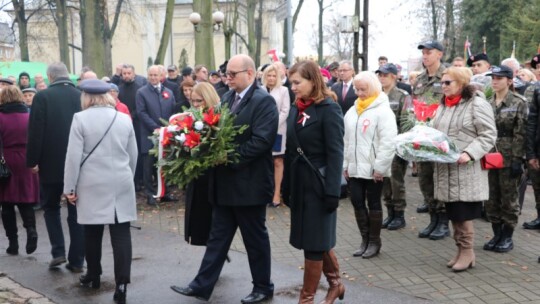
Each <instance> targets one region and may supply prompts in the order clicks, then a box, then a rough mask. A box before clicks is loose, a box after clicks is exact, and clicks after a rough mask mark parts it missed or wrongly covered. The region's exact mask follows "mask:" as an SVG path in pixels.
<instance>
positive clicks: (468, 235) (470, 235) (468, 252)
mask: <svg viewBox="0 0 540 304" xmlns="http://www.w3.org/2000/svg"><path fill="white" fill-rule="evenodd" d="M461 229H462V233H461V236H460V238H459V244H460V247H461V252H460V255H459V258H458V260H457V261H456V263H455V264H454V266H452V270H453V271H454V272H460V271H464V270H467V269H469V268H472V267H474V264H475V260H476V256H475V254H474V250H473V243H474V227H473V222H472V221H464V222H461Z"/></svg>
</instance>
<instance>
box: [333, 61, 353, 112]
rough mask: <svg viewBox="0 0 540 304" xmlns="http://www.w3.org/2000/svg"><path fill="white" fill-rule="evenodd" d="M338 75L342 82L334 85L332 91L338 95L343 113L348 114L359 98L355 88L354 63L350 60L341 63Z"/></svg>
mask: <svg viewBox="0 0 540 304" xmlns="http://www.w3.org/2000/svg"><path fill="white" fill-rule="evenodd" d="M338 73H339V79H340V80H341V81H340V82H338V83H335V84H334V85H332V91H334V93H336V95H337V98H338V100H337V101H338V104H339V105H340V106H341V111H342V112H343V113H347V111H348V110H349V108H350V107H352V106H353V105H354V102H355V101H356V98H358V96H356V93H355V92H354V87H353V77H354V74H355V71H354V69H353V65H352V62H350V61H348V60H343V61H341V62H340V63H339V68H338Z"/></svg>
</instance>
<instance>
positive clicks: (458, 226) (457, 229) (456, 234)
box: [446, 221, 461, 268]
mask: <svg viewBox="0 0 540 304" xmlns="http://www.w3.org/2000/svg"><path fill="white" fill-rule="evenodd" d="M452 227H454V240H455V242H456V247H457V254H456V256H454V257H453V258H452V259H451V260H450V261H448V263H447V264H446V267H448V268H452V266H454V264H456V262H457V260H458V259H459V255H460V253H461V247H460V242H459V237H460V236H461V222H455V221H452Z"/></svg>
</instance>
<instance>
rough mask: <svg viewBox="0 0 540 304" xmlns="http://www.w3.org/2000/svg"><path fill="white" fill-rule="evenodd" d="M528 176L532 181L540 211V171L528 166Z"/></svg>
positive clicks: (537, 207) (537, 206)
mask: <svg viewBox="0 0 540 304" xmlns="http://www.w3.org/2000/svg"><path fill="white" fill-rule="evenodd" d="M527 174H528V175H529V178H530V179H531V183H532V188H533V190H534V201H535V202H536V209H537V210H540V171H539V170H534V169H533V168H531V166H530V165H527Z"/></svg>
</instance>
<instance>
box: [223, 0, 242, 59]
mask: <svg viewBox="0 0 540 304" xmlns="http://www.w3.org/2000/svg"><path fill="white" fill-rule="evenodd" d="M230 16H232V17H230ZM237 23H238V1H234V8H233V10H232V14H226V18H225V22H224V24H223V35H224V36H225V60H229V58H231V40H232V37H233V36H234V34H235V33H236V24H237Z"/></svg>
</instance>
